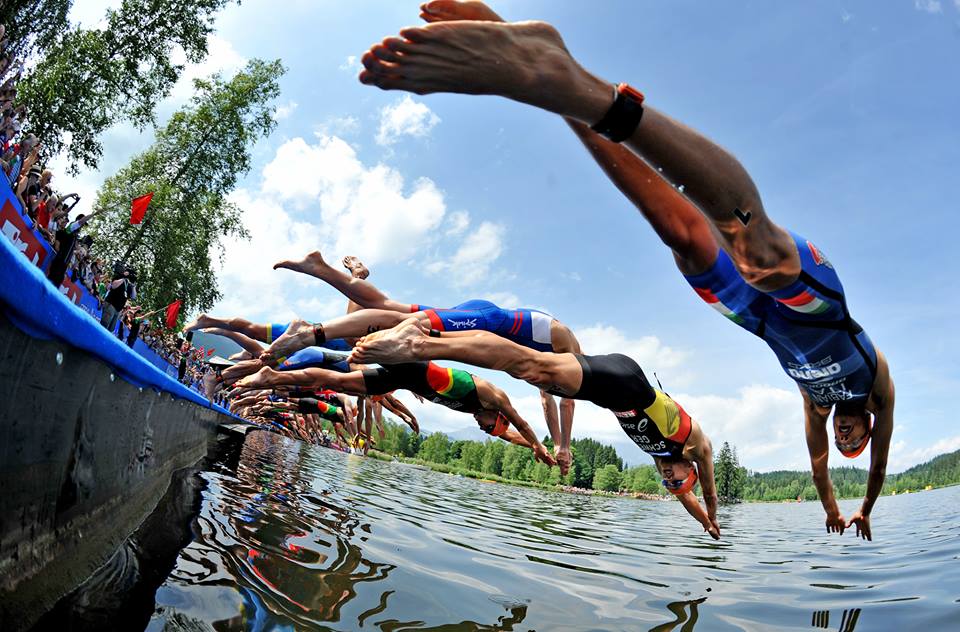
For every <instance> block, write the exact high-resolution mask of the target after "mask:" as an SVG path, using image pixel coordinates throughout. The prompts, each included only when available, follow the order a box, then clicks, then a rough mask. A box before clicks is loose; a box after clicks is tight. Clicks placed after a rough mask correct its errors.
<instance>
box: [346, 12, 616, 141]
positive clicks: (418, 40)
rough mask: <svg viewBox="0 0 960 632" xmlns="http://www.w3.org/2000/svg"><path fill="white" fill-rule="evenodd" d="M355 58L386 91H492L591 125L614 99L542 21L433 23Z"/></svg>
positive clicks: (364, 76) (366, 77)
mask: <svg viewBox="0 0 960 632" xmlns="http://www.w3.org/2000/svg"><path fill="white" fill-rule="evenodd" d="M448 8H449V5H448ZM427 15H432V14H427ZM361 61H362V62H363V66H364V70H363V71H362V72H361V73H360V81H361V82H362V83H365V84H369V85H375V86H377V87H379V88H381V89H384V90H406V91H408V92H414V93H416V94H431V93H434V92H456V93H461V94H493V95H499V96H503V97H506V98H508V99H513V100H515V101H519V102H521V103H528V104H530V105H533V106H536V107H539V108H543V109H545V110H548V111H550V112H554V113H556V114H560V115H563V116H571V117H573V118H576V119H578V120H582V121H585V122H588V123H591V124H592V123H595V122H596V121H598V120H600V118H601V117H602V116H603V115H604V113H605V112H606V111H607V110H608V109H609V107H610V104H611V102H612V100H613V84H611V83H609V82H606V81H602V80H600V79H598V78H596V77H594V76H593V75H591V74H590V73H588V72H587V71H586V70H584V69H583V68H582V67H581V66H580V65H579V64H578V63H577V62H576V61H575V60H574V59H573V57H572V56H571V55H570V52H569V51H568V50H567V48H566V45H564V43H563V39H562V38H561V37H560V34H559V33H558V32H557V30H556V29H555V28H553V27H552V26H551V25H549V24H547V23H546V22H514V23H498V22H487V21H468V20H455V21H438V22H433V23H431V24H427V25H426V26H422V27H414V28H406V29H403V30H401V31H400V36H399V37H388V38H386V39H384V40H383V41H382V42H381V43H379V44H375V45H374V46H372V47H371V48H370V50H368V51H367V52H366V53H364V55H363V58H362V60H361Z"/></svg>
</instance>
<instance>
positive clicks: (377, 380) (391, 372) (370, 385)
mask: <svg viewBox="0 0 960 632" xmlns="http://www.w3.org/2000/svg"><path fill="white" fill-rule="evenodd" d="M426 374H427V363H426V362H404V363H402V364H389V365H386V366H382V367H379V368H376V369H364V371H363V384H364V386H365V387H366V389H367V395H383V394H385V393H389V392H391V391H395V390H397V389H401V388H403V389H407V390H408V391H412V392H414V393H418V394H422V392H423V391H424V390H425V389H426V390H429V387H428V386H427V380H426Z"/></svg>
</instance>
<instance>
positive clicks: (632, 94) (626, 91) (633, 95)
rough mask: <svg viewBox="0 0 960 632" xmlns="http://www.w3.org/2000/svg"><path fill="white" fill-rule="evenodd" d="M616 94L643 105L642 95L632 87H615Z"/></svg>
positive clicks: (623, 85)
mask: <svg viewBox="0 0 960 632" xmlns="http://www.w3.org/2000/svg"><path fill="white" fill-rule="evenodd" d="M617 92H619V93H620V94H622V95H623V96H625V97H627V98H629V99H632V100H634V101H636V102H637V103H643V93H642V92H640V91H639V90H637V89H636V88H634V87H633V86H630V85H627V84H625V83H621V84H620V85H619V86H617Z"/></svg>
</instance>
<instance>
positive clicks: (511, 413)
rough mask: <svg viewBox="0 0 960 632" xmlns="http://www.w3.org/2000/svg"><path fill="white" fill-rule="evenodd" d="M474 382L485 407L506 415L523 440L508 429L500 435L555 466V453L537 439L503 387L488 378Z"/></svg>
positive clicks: (476, 378) (538, 458)
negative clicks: (518, 438)
mask: <svg viewBox="0 0 960 632" xmlns="http://www.w3.org/2000/svg"><path fill="white" fill-rule="evenodd" d="M474 382H475V383H476V385H477V397H478V398H479V399H480V403H481V404H482V405H483V407H484V408H486V409H488V410H499V411H500V412H501V413H502V414H503V416H504V417H506V418H507V421H509V422H510V425H512V426H513V427H514V428H516V429H517V432H518V433H519V436H520V437H522V439H523V442H522V443H521V442H518V441H517V440H516V439H517V437H516V436H515V433H513V432H511V431H510V430H507V432H504V433H503V434H502V435H500V437H501V438H502V439H505V440H506V441H510V442H511V443H516V444H517V445H523V446H526V447H528V448H530V449H531V450H533V453H534V455H535V456H536V459H537V460H538V461H540V462H541V463H545V464H546V465H549V466H550V467H553V466H554V465H556V464H557V461H556V459H554V458H553V455H551V454H550V452H549V451H548V450H547V449H546V447H544V445H543V444H542V443H540V440H539V439H537V435H536V433H535V432H534V431H533V428H531V427H530V424H528V423H527V421H526V420H525V419H524V418H523V417H521V416H520V413H518V412H517V410H516V409H515V408H514V407H513V404H512V403H511V402H510V398H509V397H507V394H506V393H504V392H503V391H502V390H501V389H499V388H498V387H496V386H494V385H493V384H491V383H490V382H487V381H486V380H483V379H480V378H478V377H474Z"/></svg>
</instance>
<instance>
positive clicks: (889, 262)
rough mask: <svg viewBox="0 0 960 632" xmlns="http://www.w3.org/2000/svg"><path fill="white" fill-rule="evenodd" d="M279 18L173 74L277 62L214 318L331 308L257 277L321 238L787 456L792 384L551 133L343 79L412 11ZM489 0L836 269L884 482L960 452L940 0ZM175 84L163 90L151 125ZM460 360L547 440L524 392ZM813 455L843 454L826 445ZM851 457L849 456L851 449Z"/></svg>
mask: <svg viewBox="0 0 960 632" xmlns="http://www.w3.org/2000/svg"><path fill="white" fill-rule="evenodd" d="M78 4H82V5H83V7H82V8H81V7H77V8H75V11H74V16H73V17H74V19H76V20H78V21H82V22H84V23H88V24H89V23H94V22H95V21H96V19H97V17H99V16H100V15H102V10H103V7H105V6H108V5H110V4H115V3H104V4H103V6H97V3H94V2H83V3H78ZM278 6H280V5H278V4H277V3H276V2H265V1H260V0H245V1H244V3H243V4H242V5H241V6H233V7H230V8H228V9H226V10H225V11H224V12H223V13H222V14H221V15H220V16H219V18H218V21H217V33H216V35H215V36H214V37H213V38H211V57H210V59H209V60H208V61H207V62H205V63H204V64H203V65H202V66H201V67H198V68H190V69H189V71H188V75H189V76H200V75H203V74H206V73H208V72H211V71H214V70H224V71H226V72H229V71H231V70H234V69H236V68H238V67H239V66H241V65H242V64H243V62H244V60H246V59H249V58H251V57H262V58H270V59H272V58H277V57H279V58H281V59H282V60H283V62H284V64H285V65H286V66H287V67H288V68H289V71H288V73H287V74H286V76H285V77H284V78H283V80H282V81H281V86H282V90H283V93H282V96H281V97H280V99H279V100H278V106H279V109H278V117H277V118H278V125H277V129H276V131H275V132H274V133H273V135H272V136H271V137H270V138H268V139H264V140H263V141H261V142H260V143H258V145H257V147H256V149H255V154H256V158H255V163H254V164H255V167H254V169H253V170H252V171H251V173H250V174H249V176H248V177H247V178H246V179H245V180H244V182H243V183H242V185H241V188H240V189H239V190H238V191H237V192H236V193H235V194H234V199H235V201H236V202H237V203H239V204H240V205H241V207H242V208H243V209H244V213H245V221H246V223H247V226H248V228H249V229H250V230H251V232H252V233H253V239H252V240H251V241H250V242H246V243H230V244H228V247H227V256H226V259H225V265H224V269H223V270H222V273H221V276H220V279H221V286H222V290H223V291H224V293H225V298H224V300H223V301H222V302H221V304H219V305H218V306H217V307H216V308H215V309H214V310H212V313H213V314H215V315H239V316H245V317H247V318H250V319H252V320H265V321H266V320H273V321H277V320H281V319H285V318H288V317H290V316H292V315H294V314H299V315H301V316H303V317H305V318H308V319H319V318H329V317H331V316H333V315H336V314H338V313H339V312H340V311H341V310H342V309H343V300H342V299H341V297H339V296H338V295H337V294H336V293H335V292H334V291H333V290H331V289H329V288H327V287H325V286H323V285H322V284H321V283H320V282H317V281H313V280H310V279H307V278H299V277H297V276H296V275H294V274H293V273H290V272H273V271H271V270H270V265H271V264H272V263H273V262H274V261H275V260H277V259H279V258H281V257H287V256H294V255H300V254H302V253H305V252H307V251H309V250H313V249H318V248H319V249H321V250H322V251H324V252H325V253H327V254H328V255H329V257H330V259H331V260H339V258H341V257H342V256H343V255H346V254H357V255H359V256H361V257H362V258H364V259H365V260H366V261H367V262H368V263H369V265H370V267H371V269H372V271H373V274H372V276H371V280H372V281H374V282H376V283H377V284H378V285H380V286H381V287H382V288H383V289H384V290H386V291H387V292H388V293H389V294H391V295H392V296H393V297H395V298H397V299H400V300H407V301H409V302H417V303H425V304H431V305H438V306H444V305H449V304H455V303H458V302H461V301H462V300H466V299H469V298H480V297H483V298H491V299H493V300H495V301H498V302H500V303H501V304H503V305H504V306H507V307H511V306H525V307H537V308H541V309H545V310H547V311H549V312H550V313H552V314H554V315H555V316H556V317H557V318H559V319H560V320H562V321H564V322H565V323H567V324H568V325H570V326H571V327H573V328H574V330H575V332H576V333H577V334H578V335H579V337H580V339H581V343H582V344H583V348H584V351H585V352H586V353H607V352H612V351H625V352H627V353H629V354H631V355H633V356H634V357H635V358H636V359H637V360H638V361H639V362H640V363H641V365H642V366H643V367H644V368H645V370H646V371H647V372H648V374H650V373H653V372H654V371H655V372H656V373H657V375H658V376H659V377H660V379H661V380H662V382H663V385H664V387H665V388H666V389H667V390H668V391H670V392H671V393H672V394H673V395H674V396H675V397H676V398H677V399H678V400H679V401H680V402H681V403H682V404H683V405H684V406H685V407H686V408H687V410H688V411H690V412H691V414H693V415H694V416H695V417H696V418H698V419H699V420H700V422H701V423H702V425H703V426H704V428H705V430H706V431H707V433H708V434H709V435H710V436H711V437H712V438H713V441H714V444H715V445H719V444H720V443H721V442H723V441H724V440H728V441H731V442H732V443H733V444H735V445H736V446H737V448H738V449H739V451H740V456H741V461H742V462H744V464H745V465H747V466H748V467H750V468H752V469H757V470H771V469H780V468H805V467H807V466H808V461H807V457H806V450H805V447H804V442H803V422H802V414H801V407H800V396H799V394H798V392H797V390H796V388H795V387H794V385H793V383H792V382H791V381H790V380H789V379H788V378H787V377H786V376H785V375H784V374H783V373H782V371H781V370H780V368H779V366H778V364H777V362H776V360H775V358H774V356H773V354H772V353H771V352H770V351H769V350H768V349H767V347H766V346H765V345H764V344H763V343H762V342H761V341H759V340H758V339H755V338H753V337H752V336H750V335H749V334H748V333H746V332H744V331H742V330H740V329H738V328H736V327H735V326H733V325H731V324H730V323H728V322H727V321H726V320H725V319H723V318H722V317H721V316H719V315H718V314H717V313H715V312H714V311H713V310H711V309H709V308H708V307H707V306H706V305H705V304H703V303H702V302H701V301H700V300H699V299H698V298H697V297H696V295H694V294H693V292H692V291H691V290H690V289H689V288H688V286H687V285H686V284H685V283H684V281H683V279H682V278H681V277H680V275H679V273H678V272H677V271H676V270H675V268H674V266H673V262H672V258H671V256H670V253H669V252H668V251H667V249H666V248H665V247H663V246H662V245H661V244H660V242H659V241H658V240H657V239H656V237H655V236H654V235H653V233H652V231H651V230H650V229H649V227H648V226H647V224H646V223H645V222H644V221H643V220H642V218H641V217H640V216H639V215H638V214H637V213H636V211H635V210H634V209H633V207H632V206H631V205H630V204H629V203H628V202H627V201H626V200H625V199H623V198H622V196H621V195H620V194H619V192H617V191H616V190H615V189H614V188H613V186H611V185H610V184H609V183H608V182H607V180H606V178H605V177H604V176H603V174H602V173H601V172H600V170H599V169H598V168H597V167H596V166H595V165H594V164H593V163H592V161H591V160H590V158H589V157H588V156H587V154H586V152H585V151H584V150H583V149H582V148H581V147H580V145H579V144H578V142H577V141H576V139H575V138H574V137H573V135H572V134H571V133H570V132H569V131H568V130H567V128H566V127H565V126H564V124H563V123H562V121H560V120H559V119H558V118H556V117H554V116H551V115H548V114H546V113H544V112H541V111H537V110H534V109H532V108H529V107H526V106H521V105H518V104H515V103H511V102H508V101H506V100H503V99H498V98H493V97H466V96H459V95H432V96H426V97H419V96H409V95H405V94H403V93H396V92H381V91H379V90H377V89H375V88H371V87H366V86H362V85H361V84H359V83H358V82H357V80H356V75H357V72H358V69H359V66H358V65H357V59H358V58H359V56H360V55H361V54H362V53H363V51H364V50H365V49H366V48H367V47H368V46H369V45H370V44H371V43H373V42H375V41H377V40H379V39H380V38H382V37H384V36H387V35H390V34H393V33H395V32H396V31H397V30H398V29H399V28H400V27H402V26H405V25H409V24H414V23H416V22H417V18H416V15H417V3H415V2H410V3H407V2H397V1H396V0H392V1H389V2H388V1H382V2H363V3H339V2H315V1H307V0H296V1H288V2H284V3H283V4H282V7H283V8H282V9H281V10H278V9H277V7H278ZM493 6H494V8H495V9H497V10H498V11H499V12H500V13H501V14H502V15H504V16H505V17H506V18H507V19H510V20H520V19H544V20H547V21H549V22H551V23H553V24H554V25H556V26H557V27H558V29H559V30H560V32H561V33H562V34H563V36H564V38H565V40H566V42H567V45H568V47H569V48H570V50H571V51H572V52H573V54H574V55H575V56H576V57H577V58H578V59H579V60H580V61H581V63H582V64H583V65H584V66H586V67H587V68H588V69H590V70H592V71H594V72H595V73H596V74H599V75H601V76H603V77H605V78H608V79H610V80H612V81H628V82H630V83H631V84H633V85H635V86H637V87H638V88H640V89H641V90H642V91H643V92H644V93H645V94H646V95H647V99H648V102H649V103H650V104H652V105H654V106H655V107H658V108H660V109H662V110H664V111H666V112H667V113H669V114H671V115H673V116H675V117H677V118H679V119H680V120H682V121H684V122H686V123H688V124H690V125H692V126H694V127H696V128H698V129H700V130H701V131H703V132H705V133H706V134H707V135H709V136H711V137H712V138H714V139H715V140H717V141H718V142H720V143H721V144H723V145H724V146H726V147H727V148H729V149H730V150H731V151H732V152H733V153H734V154H735V155H737V156H738V157H739V158H740V160H741V161H742V162H743V163H744V165H745V166H746V167H747V169H748V170H749V171H750V172H751V174H752V175H753V177H754V179H755V181H756V182H757V184H758V186H759V188H760V191H761V194H762V196H763V199H764V203H765V206H766V208H767V210H768V212H769V213H770V215H771V216H772V217H773V219H774V220H775V221H777V222H779V223H781V224H782V225H784V226H787V227H789V228H791V229H793V230H795V231H797V232H799V233H800V234H802V235H804V236H806V237H808V238H809V239H811V240H812V241H814V242H815V243H816V244H817V245H818V246H819V247H820V248H821V249H822V250H823V251H824V252H825V253H826V254H827V255H828V256H829V257H830V259H831V261H832V262H833V263H834V265H835V266H836V267H837V269H838V271H839V272H840V275H841V278H842V280H843V282H844V285H845V288H846V290H847V295H848V299H849V303H850V307H851V310H852V312H853V315H854V317H855V318H856V319H857V320H858V321H859V322H860V323H861V324H862V325H863V326H864V327H865V328H866V329H867V331H868V332H869V334H870V336H871V337H872V339H873V341H874V343H875V344H876V345H877V346H878V347H879V348H880V349H881V350H883V352H884V353H885V354H886V355H887V357H888V359H889V361H890V365H891V368H892V372H893V377H894V380H895V381H896V385H897V418H896V424H897V427H896V431H895V434H894V446H893V449H892V452H891V468H890V469H891V470H892V471H900V470H902V469H904V468H906V467H909V466H910V465H913V464H915V463H918V462H920V461H923V460H926V459H928V458H930V457H932V456H934V455H935V454H938V453H941V452H946V451H950V450H954V449H957V448H960V430H958V427H957V425H956V423H955V421H954V417H953V415H952V411H951V409H950V404H951V403H952V398H953V395H954V394H955V393H957V392H960V370H958V368H957V362H956V360H955V354H956V353H957V352H958V350H960V345H958V342H960V336H958V334H957V330H956V328H955V327H953V326H951V325H950V322H952V321H953V320H954V315H955V314H956V312H957V311H958V307H960V305H958V302H960V301H958V298H957V296H958V292H957V282H956V280H955V275H956V270H957V264H956V261H955V253H954V250H953V249H954V247H955V246H954V244H955V241H956V236H955V234H954V233H955V231H956V230H957V228H958V227H960V220H958V219H957V216H956V212H957V209H958V204H957V202H956V199H955V195H953V192H952V190H951V189H950V183H951V182H953V181H954V180H955V179H956V177H957V165H958V164H960V144H958V142H957V133H956V132H957V117H958V115H957V113H958V112H960V83H958V81H957V74H956V69H955V66H956V63H955V60H956V59H958V58H960V55H958V53H960V0H956V1H953V0H951V1H947V0H943V1H941V2H933V1H914V0H898V1H890V2H883V3H875V2H867V1H861V2H846V3H835V2H822V1H812V2H804V3H791V4H787V3H763V2H728V3H707V2H689V1H684V2H665V1H661V2H654V1H644V2H637V1H630V2H626V1H624V2H602V3H590V4H583V3H559V2H547V1H528V2H520V1H517V2H502V3H496V4H494V5H493ZM588 7H589V8H588ZM951 69H952V70H951ZM188 95H189V88H188V86H187V85H186V84H185V83H184V84H183V85H180V86H178V87H177V89H176V90H175V92H174V95H173V96H172V97H171V98H170V99H168V100H167V101H166V102H165V103H164V105H163V107H162V108H161V114H162V115H163V116H168V115H169V113H170V112H172V111H173V110H174V109H175V108H176V107H178V106H179V105H180V104H182V103H183V102H184V99H185V98H186V97H187V96H188ZM150 139H151V135H150V133H149V132H147V133H137V132H136V131H135V130H132V129H131V128H129V127H128V126H118V127H117V128H115V129H113V130H111V131H110V132H108V134H107V135H106V137H105V147H106V152H105V155H106V157H105V159H104V161H103V164H102V165H101V169H100V170H99V171H98V172H96V173H92V172H91V173H84V174H81V176H79V177H78V178H76V179H73V180H71V179H70V178H68V177H66V176H62V177H61V178H62V179H61V181H60V182H59V183H58V184H59V186H61V187H62V188H63V189H64V190H66V189H69V188H71V186H73V187H76V188H77V189H79V190H80V191H81V192H82V193H85V194H86V195H85V197H86V199H92V197H93V196H92V193H93V191H94V190H95V188H96V186H97V185H98V184H99V182H101V181H102V179H103V178H104V177H106V176H107V175H109V174H111V173H112V172H114V171H115V170H116V169H117V168H119V167H120V166H122V165H123V164H124V163H125V162H126V161H127V160H128V159H129V157H130V155H131V154H132V153H133V152H135V151H137V150H138V149H140V148H142V147H144V146H146V145H147V144H148V143H149V142H150ZM59 173H63V171H62V170H60V172H59ZM87 196H89V197H87ZM481 373H482V374H483V375H484V376H486V377H489V378H490V379H492V380H493V381H495V382H496V383H497V384H499V385H501V386H502V387H504V388H505V389H506V390H507V391H508V393H510V395H511V397H513V398H514V399H515V400H516V403H517V404H518V407H519V408H520V410H521V412H523V413H524V414H525V416H526V417H527V418H528V420H530V421H531V422H532V423H533V424H534V426H535V427H537V429H538V430H539V431H540V432H541V433H542V432H544V431H545V425H544V424H543V421H542V416H541V415H540V413H539V403H538V398H537V396H536V393H535V391H534V390H533V389H532V388H531V387H528V386H526V385H524V384H521V383H517V382H513V381H512V380H511V379H510V378H509V377H507V376H505V375H495V374H491V373H487V372H481ZM404 399H405V400H406V401H412V398H410V397H405V398H404ZM419 413H420V416H421V419H422V425H423V426H424V427H425V428H426V429H428V430H433V429H443V430H456V429H459V428H462V427H465V426H468V425H470V424H471V423H472V420H470V418H469V417H466V416H464V415H458V414H456V413H451V412H448V411H446V410H444V409H440V408H439V407H430V408H423V407H421V408H420V409H419ZM574 434H575V435H576V436H593V437H596V438H598V439H601V440H603V441H608V442H613V443H615V445H616V446H617V448H618V449H619V450H620V452H621V454H623V455H625V457H626V458H627V460H628V461H631V462H637V463H639V462H646V460H647V459H646V457H645V456H644V455H643V454H642V453H640V452H639V450H637V449H636V448H635V447H633V446H632V444H630V443H629V440H628V439H627V438H626V437H625V436H624V435H622V433H621V431H620V429H619V427H618V426H617V423H616V420H615V419H614V417H613V416H612V415H610V414H609V413H605V412H604V411H600V410H598V409H596V408H594V407H592V406H591V405H588V404H580V405H579V408H578V415H577V422H576V424H575V432H574ZM841 461H842V462H841ZM833 463H834V464H843V465H845V464H848V463H849V462H848V461H846V460H845V459H842V458H841V457H839V455H838V454H834V456H833ZM855 463H856V464H857V465H860V466H862V467H866V466H867V464H868V456H867V455H863V456H861V457H860V458H859V459H857V460H856V461H855Z"/></svg>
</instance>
